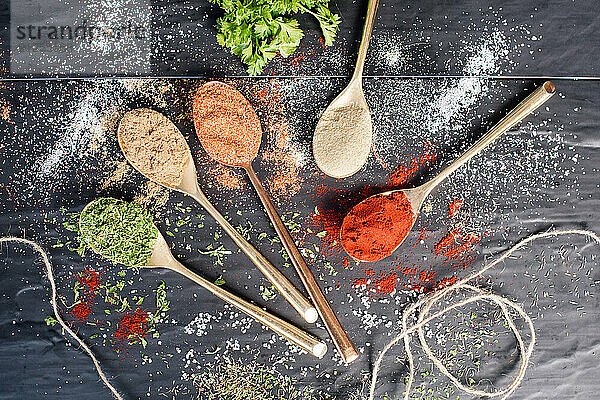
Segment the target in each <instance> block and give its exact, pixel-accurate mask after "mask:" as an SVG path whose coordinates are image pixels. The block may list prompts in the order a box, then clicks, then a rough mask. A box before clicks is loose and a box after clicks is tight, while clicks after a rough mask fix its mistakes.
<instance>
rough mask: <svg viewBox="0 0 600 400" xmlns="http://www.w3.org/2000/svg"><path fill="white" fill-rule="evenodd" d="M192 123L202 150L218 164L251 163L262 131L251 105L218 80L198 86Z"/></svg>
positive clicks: (235, 91)
mask: <svg viewBox="0 0 600 400" xmlns="http://www.w3.org/2000/svg"><path fill="white" fill-rule="evenodd" d="M193 113H194V126H195V128H196V134H197V135H198V139H200V143H201V144H202V147H204V150H206V152H207V153H208V155H209V156H210V157H212V158H213V159H215V160H217V161H218V162H220V163H223V164H226V165H231V166H246V165H250V163H251V162H252V160H253V159H254V157H256V154H257V153H258V149H259V147H260V140H261V136H262V130H261V126H260V121H259V120H258V117H257V116H256V113H255V112H254V108H253V107H252V105H251V104H250V103H249V102H248V100H246V98H245V97H244V96H242V94H241V93H240V92H238V91H237V90H235V89H234V88H232V87H231V86H229V85H226V84H224V83H221V82H209V83H206V84H204V85H202V86H201V87H200V89H199V90H198V92H197V93H196V96H195V97H194V104H193Z"/></svg>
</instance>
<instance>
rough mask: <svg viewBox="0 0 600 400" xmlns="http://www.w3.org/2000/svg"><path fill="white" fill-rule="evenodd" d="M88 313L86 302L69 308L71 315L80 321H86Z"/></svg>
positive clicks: (88, 307) (88, 308)
mask: <svg viewBox="0 0 600 400" xmlns="http://www.w3.org/2000/svg"><path fill="white" fill-rule="evenodd" d="M90 312H91V309H90V305H89V304H88V303H87V302H86V301H81V302H79V303H77V304H75V305H74V306H73V308H71V314H72V315H73V316H74V317H75V318H77V319H78V320H80V321H85V320H87V319H88V317H89V316H90Z"/></svg>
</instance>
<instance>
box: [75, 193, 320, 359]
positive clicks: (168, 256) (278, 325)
mask: <svg viewBox="0 0 600 400" xmlns="http://www.w3.org/2000/svg"><path fill="white" fill-rule="evenodd" d="M91 204H92V203H88V204H87V205H86V206H85V207H84V209H83V211H82V212H81V215H84V214H85V212H86V209H87V208H88V207H89V206H90V205H91ZM81 224H82V222H81V218H80V220H79V228H80V231H82V228H81ZM154 229H155V231H156V240H155V242H154V246H153V248H152V254H151V255H150V256H149V257H148V260H147V263H146V264H145V265H140V266H139V268H150V269H152V268H166V269H169V270H171V271H174V272H177V273H178V274H181V275H183V276H185V277H186V278H188V279H190V280H192V281H193V282H195V283H197V284H199V285H200V286H202V287H204V288H205V289H207V290H208V291H209V292H211V293H212V294H214V295H215V296H217V297H219V298H220V299H222V300H224V301H225V302H227V303H229V304H231V305H233V306H234V307H236V308H238V309H239V310H240V311H242V312H244V313H246V314H247V315H248V316H250V317H252V318H254V319H255V320H256V321H258V322H260V323H261V324H263V325H264V326H266V327H268V328H270V329H272V330H273V331H274V332H276V333H278V334H279V335H281V336H282V337H284V338H286V339H287V340H289V341H291V342H292V343H294V344H296V345H298V346H300V347H301V348H303V349H304V350H306V351H308V352H309V353H311V354H312V355H314V356H315V357H318V358H321V357H323V356H324V355H325V353H326V352H327V345H325V343H323V342H321V341H320V340H319V339H317V338H315V337H314V336H312V335H310V334H308V333H306V332H304V331H303V330H301V329H300V328H298V327H296V326H294V325H292V324H290V323H288V322H286V321H284V320H282V319H280V318H279V317H276V316H274V315H272V314H270V313H269V312H267V311H265V310H263V309H262V308H260V307H258V306H256V305H254V304H252V303H250V302H248V301H246V300H244V299H242V298H240V297H238V296H236V295H234V294H232V293H230V292H228V291H227V290H225V289H223V288H222V287H220V286H217V285H215V284H214V283H212V282H210V281H208V280H207V279H205V278H203V277H201V276H199V275H198V274H196V273H194V272H192V271H191V270H189V269H188V268H186V267H185V266H183V265H182V264H181V263H180V262H179V261H177V259H176V258H175V257H174V256H173V254H172V253H171V250H170V249H169V246H168V244H167V242H166V241H165V238H164V237H163V236H162V235H161V233H160V232H159V230H158V228H157V227H156V226H154ZM84 240H85V237H84ZM86 244H87V245H88V246H90V247H91V248H92V250H93V251H94V252H95V253H97V254H99V255H100V256H102V257H105V258H107V259H110V260H111V261H113V262H118V261H115V260H112V259H111V258H110V257H109V256H107V255H106V254H102V253H101V252H100V251H99V250H98V249H97V248H95V247H94V246H93V245H92V244H91V243H90V242H88V241H86Z"/></svg>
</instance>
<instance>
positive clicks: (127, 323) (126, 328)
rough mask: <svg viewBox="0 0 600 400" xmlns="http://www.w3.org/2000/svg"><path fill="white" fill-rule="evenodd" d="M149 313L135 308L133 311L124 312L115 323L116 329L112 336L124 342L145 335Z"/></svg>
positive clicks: (135, 339)
mask: <svg viewBox="0 0 600 400" xmlns="http://www.w3.org/2000/svg"><path fill="white" fill-rule="evenodd" d="M149 315H150V314H149V313H148V312H146V311H142V310H141V309H139V308H137V309H136V310H135V311H133V312H130V313H128V314H125V315H124V316H123V317H122V318H121V320H119V322H118V324H117V330H116V331H115V333H114V334H113V336H114V337H115V338H116V339H118V340H120V341H122V342H124V341H129V340H134V341H137V340H138V339H141V338H143V337H145V336H146V334H147V332H148V328H149V324H150V322H149V321H148V316H149Z"/></svg>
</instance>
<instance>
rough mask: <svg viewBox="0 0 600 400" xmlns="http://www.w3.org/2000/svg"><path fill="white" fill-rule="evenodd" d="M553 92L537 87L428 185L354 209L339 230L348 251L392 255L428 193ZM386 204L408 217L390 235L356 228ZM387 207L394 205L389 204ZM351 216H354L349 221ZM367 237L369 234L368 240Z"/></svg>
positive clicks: (375, 257)
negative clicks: (377, 206)
mask: <svg viewBox="0 0 600 400" xmlns="http://www.w3.org/2000/svg"><path fill="white" fill-rule="evenodd" d="M554 91H555V87H554V84H552V82H550V81H547V82H545V83H544V84H543V85H542V86H541V87H539V88H537V89H536V90H535V91H533V93H531V94H530V95H529V96H527V98H525V100H523V101H521V102H520V103H519V104H518V105H517V106H516V107H515V108H514V109H513V110H512V111H510V112H509V113H508V114H507V115H506V116H505V117H504V118H502V120H501V121H500V122H498V123H497V124H496V125H494V127H492V129H490V130H489V132H488V133H486V134H485V136H483V137H482V138H481V139H480V140H479V141H478V142H477V143H475V144H474V145H473V146H472V147H471V148H470V149H469V150H467V151H466V152H465V153H464V154H463V155H462V156H460V157H459V158H457V159H456V160H455V161H454V162H453V163H452V164H450V165H449V166H448V167H446V169H444V170H443V171H442V172H441V173H439V174H438V175H437V176H436V177H435V178H433V179H431V180H430V181H429V182H427V183H424V184H423V185H421V186H418V187H416V188H413V189H401V190H392V191H389V192H385V193H380V194H376V195H374V196H371V197H369V198H367V199H365V200H363V201H362V202H360V203H359V204H357V205H356V206H354V207H353V208H352V210H350V212H349V213H348V215H346V217H345V218H344V221H343V222H342V229H341V231H340V239H341V240H340V241H341V243H342V246H343V247H344V249H345V250H346V252H347V253H348V254H349V255H350V256H352V257H354V258H356V259H358V260H360V261H367V262H374V261H379V260H381V259H383V258H385V257H387V256H389V255H390V254H392V253H393V252H394V251H395V250H396V249H397V248H398V246H400V244H402V242H403V241H404V239H405V238H406V236H407V235H408V233H409V232H410V230H411V229H412V227H413V225H414V223H415V221H416V220H417V216H418V215H419V211H420V209H421V206H422V204H423V202H424V201H425V198H426V197H427V196H428V195H429V193H431V191H432V190H433V189H434V188H435V187H436V186H437V185H439V184H440V183H441V182H442V181H444V180H445V179H446V178H447V177H448V176H449V175H450V174H452V173H453V172H454V171H456V170H457V169H458V168H460V167H461V166H462V165H464V164H465V163H466V162H467V161H469V160H470V159H471V158H473V156H475V155H476V154H478V153H479V152H481V151H482V150H483V149H484V148H485V147H486V146H487V145H489V144H490V143H492V142H493V141H494V140H496V139H497V138H498V137H499V136H500V135H502V134H503V133H504V132H506V131H508V130H509V129H510V128H512V127H513V126H515V125H516V124H518V123H519V122H520V121H521V120H523V118H525V117H526V116H527V115H529V114H530V113H532V112H533V111H534V110H536V109H537V108H538V107H540V106H541V105H542V104H544V102H546V100H548V99H549V98H550V97H552V95H554ZM386 201H388V202H393V203H394V206H395V207H397V210H398V212H399V213H403V214H404V215H405V218H398V219H396V220H395V221H394V222H392V223H391V225H392V226H391V227H389V228H387V232H385V233H384V232H379V233H377V234H373V232H372V231H370V232H367V231H363V232H360V227H358V230H357V229H356V226H355V225H356V221H355V217H354V216H360V218H361V219H363V220H364V221H368V220H369V218H370V217H369V215H368V213H369V212H371V213H372V214H373V216H372V218H374V219H375V218H378V216H377V215H375V212H373V210H370V209H369V208H371V207H370V204H374V203H378V204H384V205H383V206H381V207H385V202H386ZM382 202H383V203H382ZM387 205H388V206H391V205H390V203H388V204H387ZM408 207H410V210H407V208H408ZM411 211H412V213H411ZM382 214H383V213H382ZM349 216H351V217H350V218H349ZM388 222H389V221H388ZM367 223H368V222H367ZM353 225H354V226H353ZM377 225H380V223H377ZM349 232H352V235H350V234H349ZM359 235H363V237H362V239H363V240H364V239H367V241H368V242H369V243H370V246H369V249H366V248H363V247H364V246H357V245H356V239H357V236H359ZM365 235H368V236H369V237H368V236H365Z"/></svg>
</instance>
